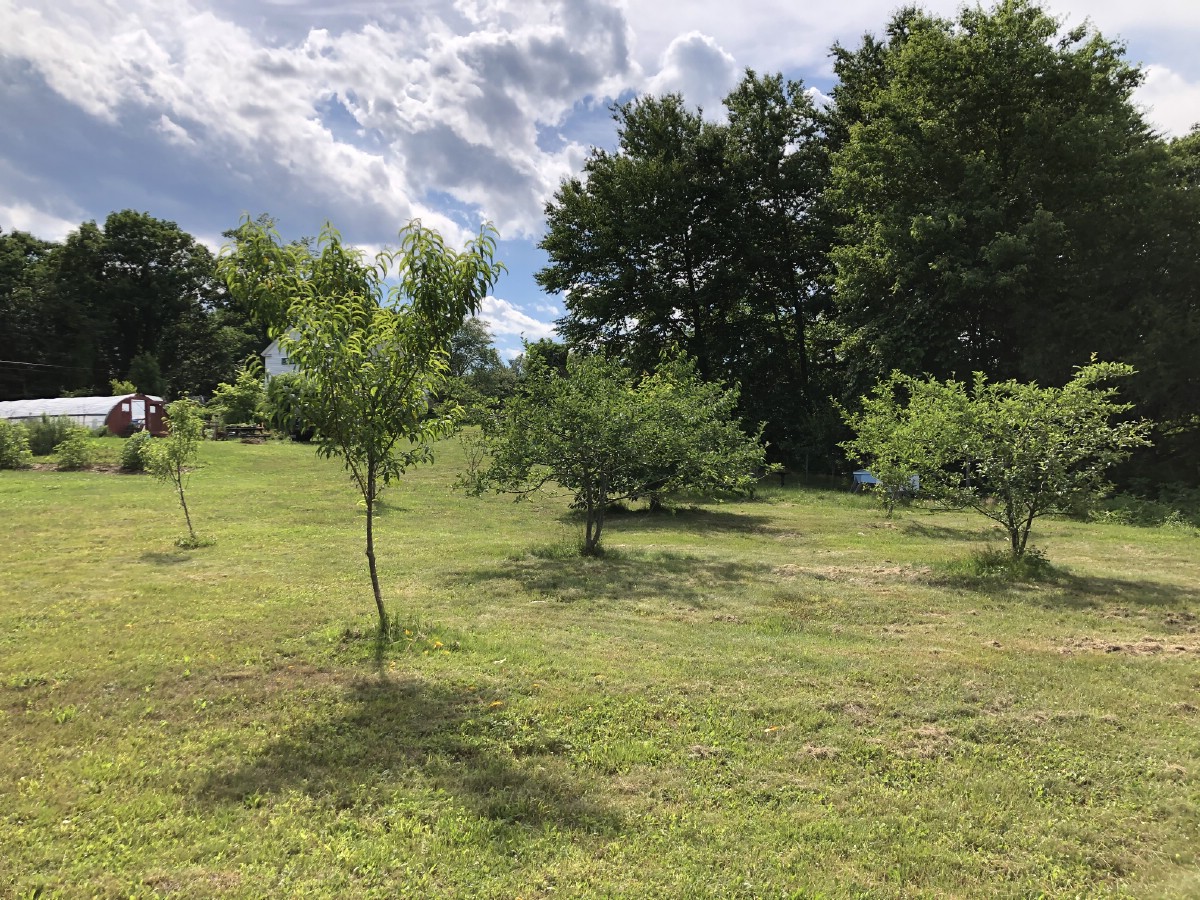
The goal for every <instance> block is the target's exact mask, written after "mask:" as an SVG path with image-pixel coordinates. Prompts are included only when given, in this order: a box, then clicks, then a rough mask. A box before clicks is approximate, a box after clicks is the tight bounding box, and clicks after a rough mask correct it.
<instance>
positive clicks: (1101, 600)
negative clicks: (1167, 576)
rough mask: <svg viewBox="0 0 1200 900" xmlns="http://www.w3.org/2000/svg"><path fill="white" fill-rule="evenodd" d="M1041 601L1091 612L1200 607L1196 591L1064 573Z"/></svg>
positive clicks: (1049, 604)
mask: <svg viewBox="0 0 1200 900" xmlns="http://www.w3.org/2000/svg"><path fill="white" fill-rule="evenodd" d="M1042 599H1043V600H1044V602H1045V604H1046V606H1049V607H1069V608H1071V609H1095V608H1097V607H1103V606H1110V605H1112V604H1117V605H1119V606H1128V607H1143V606H1157V607H1163V608H1178V607H1186V606H1195V605H1197V604H1200V591H1197V590H1196V589H1194V588H1191V589H1189V588H1184V587H1182V586H1180V585H1177V584H1165V583H1163V582H1161V581H1148V580H1142V581H1133V580H1130V579H1127V578H1106V577H1103V576H1097V575H1074V574H1071V573H1064V574H1063V576H1062V577H1060V578H1059V579H1057V580H1056V581H1054V582H1052V584H1051V585H1050V590H1049V591H1048V592H1045V593H1043V594H1042Z"/></svg>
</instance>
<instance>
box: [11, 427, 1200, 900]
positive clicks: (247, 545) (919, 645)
mask: <svg viewBox="0 0 1200 900" xmlns="http://www.w3.org/2000/svg"><path fill="white" fill-rule="evenodd" d="M101 443H111V444H112V445H113V446H118V445H117V444H116V442H101ZM200 462H201V465H200V467H199V468H198V469H197V470H196V471H195V473H194V475H193V478H192V482H191V486H190V492H189V500H190V505H191V507H192V513H193V517H194V520H195V522H196V527H197V530H198V531H199V532H200V534H201V536H202V537H206V538H209V539H212V540H213V541H214V542H215V543H213V545H212V546H208V547H204V548H201V549H198V550H192V551H184V550H180V549H177V548H176V547H175V545H174V540H175V538H177V537H178V536H180V535H181V534H182V533H183V532H184V525H183V518H182V513H181V511H180V510H179V508H178V505H177V504H176V502H175V498H174V496H173V495H172V493H171V492H170V490H169V489H168V488H167V487H165V486H164V485H161V484H158V483H156V482H154V481H153V480H151V479H150V478H148V477H144V476H129V475H117V474H110V473H99V472H82V473H61V472H54V471H26V472H3V473H0V573H2V581H0V894H3V895H8V896H13V897H32V896H41V897H53V896H63V897H92V896H98V897H155V896H178V897H264V896H280V897H284V896H287V897H291V896H307V897H506V898H515V897H523V898H535V897H551V896H559V897H653V896H670V897H800V898H816V897H922V896H924V897H978V896H1002V897H1003V896H1011V897H1034V896H1064V897H1077V896H1086V897H1092V896H1133V897H1179V898H1184V897H1196V896H1200V859H1198V853H1200V591H1198V588H1197V585H1200V537H1198V536H1197V533H1196V532H1195V531H1194V530H1183V529H1167V528H1162V529H1135V528H1129V527H1124V526H1117V525H1101V524H1085V523H1080V522H1075V521H1067V520H1061V521H1059V520H1055V521H1048V522H1046V523H1044V524H1040V525H1039V526H1037V527H1036V530H1035V535H1034V542H1035V543H1036V544H1037V545H1038V546H1039V547H1041V548H1043V549H1044V550H1045V551H1046V553H1047V554H1048V556H1049V558H1050V560H1051V561H1052V562H1053V563H1054V565H1055V566H1056V572H1055V573H1054V575H1053V577H1051V578H1050V579H1049V580H1048V581H1046V582H1043V583H1039V584H1003V583H999V584H998V583H989V582H986V581H971V580H969V579H966V580H964V579H962V578H955V577H951V576H948V575H945V574H943V573H944V572H945V571H946V570H945V569H944V566H945V565H946V564H947V563H948V562H949V561H953V560H956V559H962V558H964V557H967V556H968V555H969V554H971V553H974V552H977V551H979V550H981V549H983V548H986V547H987V546H989V545H990V544H997V545H998V544H999V543H1000V542H1001V538H1002V536H1001V535H999V534H997V533H996V532H995V531H993V530H992V529H991V528H990V527H989V525H988V523H987V522H986V521H985V520H983V519H982V518H978V517H974V516H971V515H969V514H965V513H955V512H929V511H924V510H907V511H903V512H901V513H900V514H899V515H898V516H897V517H896V518H894V519H891V520H888V519H885V518H884V517H883V516H882V515H881V513H880V512H879V511H878V509H877V508H875V507H873V506H871V505H870V504H869V503H868V502H865V501H863V500H861V499H859V498H855V497H851V496H850V495H848V494H844V493H840V492H832V491H817V490H810V489H801V488H785V489H781V488H764V489H763V490H762V491H761V492H760V494H759V497H758V499H756V500H755V501H752V502H745V503H726V504H702V505H696V506H694V507H688V508H684V509H681V510H680V511H678V512H677V513H676V514H674V515H658V516H650V515H646V514H643V513H638V512H634V513H631V514H627V515H617V516H613V517H611V518H610V519H609V522H608V530H607V531H606V535H605V544H606V546H607V548H608V550H609V552H608V554H607V556H605V557H604V558H602V559H584V558H580V557H578V556H574V555H572V554H571V552H570V551H571V547H572V545H573V544H574V543H575V541H576V540H577V537H578V529H579V522H578V520H577V519H575V518H573V517H572V516H571V515H570V514H568V513H567V511H566V503H565V501H563V500H562V499H555V498H546V499H542V500H535V501H534V502H532V503H520V504H514V503H513V502H511V501H510V500H509V499H507V498H504V497H486V498H482V499H473V498H469V497H466V496H464V495H462V494H456V493H454V492H452V491H451V485H452V483H453V481H454V478H455V475H456V474H457V471H458V469H459V467H460V466H461V464H462V456H461V452H460V451H459V449H458V445H457V444H456V443H455V442H454V441H450V442H446V443H445V444H443V445H441V446H440V447H439V452H438V462H437V464H436V465H434V466H432V467H425V468H422V469H419V470H415V471H413V472H411V473H410V474H409V475H408V476H406V477H405V478H404V480H403V481H402V482H401V483H400V484H399V485H397V486H396V487H394V488H393V489H391V490H390V491H389V492H388V493H387V494H386V495H385V504H384V510H383V513H382V516H381V518H380V520H379V522H378V530H377V534H378V536H379V537H378V540H379V557H380V564H381V568H382V579H383V584H384V589H385V594H386V599H387V602H388V603H389V605H390V608H391V610H392V612H393V614H394V615H395V616H396V617H397V618H398V619H399V620H400V621H401V623H402V627H401V629H400V631H399V632H398V635H397V637H398V639H397V640H396V641H395V642H394V643H392V644H391V645H389V646H387V647H385V648H383V649H382V651H380V650H379V648H378V647H377V645H376V644H375V643H374V642H373V641H372V638H371V633H372V629H373V628H374V618H373V616H374V610H373V603H372V600H371V595H370V587H369V582H368V579H367V573H366V568H365V560H364V557H363V555H362V527H363V516H362V510H361V508H360V507H359V506H358V505H357V504H356V498H355V495H354V493H353V491H352V489H351V488H350V486H349V484H348V483H347V481H346V479H345V477H344V475H343V474H342V472H341V470H340V467H339V465H338V464H337V463H336V462H333V461H324V460H319V459H317V458H316V457H315V455H314V454H313V451H312V450H311V449H310V448H307V447H304V446H299V445H290V444H282V443H269V444H265V445H242V444H237V443H225V444H211V443H210V444H205V445H204V447H203V449H202V453H201V460H200Z"/></svg>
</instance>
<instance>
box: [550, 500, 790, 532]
mask: <svg viewBox="0 0 1200 900" xmlns="http://www.w3.org/2000/svg"><path fill="white" fill-rule="evenodd" d="M563 520H564V521H571V522H575V523H579V525H580V529H581V530H582V527H583V516H582V514H580V513H578V512H574V513H568V514H567V515H566V516H563ZM605 521H606V525H605V534H607V535H608V536H609V538H610V539H612V538H617V539H618V540H619V535H620V534H621V533H628V532H638V531H643V530H654V531H702V532H707V533H711V532H714V531H717V532H723V533H754V532H760V531H772V530H774V529H773V528H772V526H773V524H774V520H773V519H772V518H771V517H769V516H760V515H755V514H754V513H747V512H743V511H741V510H738V511H732V510H723V509H702V508H697V507H691V506H681V507H668V508H666V509H662V510H651V509H648V508H638V509H623V508H621V507H617V508H615V509H611V510H609V512H608V514H607V517H606V519H605ZM614 526H615V528H614Z"/></svg>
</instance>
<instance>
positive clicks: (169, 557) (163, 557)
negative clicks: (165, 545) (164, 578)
mask: <svg viewBox="0 0 1200 900" xmlns="http://www.w3.org/2000/svg"><path fill="white" fill-rule="evenodd" d="M192 558H193V557H192V556H191V555H190V554H189V553H188V552H187V551H186V550H172V551H169V552H163V551H161V550H147V551H146V552H145V553H143V554H142V562H146V563H152V564H154V565H156V566H177V565H179V564H180V563H185V562H187V561H188V560H189V559H192Z"/></svg>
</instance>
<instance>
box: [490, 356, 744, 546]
mask: <svg viewBox="0 0 1200 900" xmlns="http://www.w3.org/2000/svg"><path fill="white" fill-rule="evenodd" d="M736 407H737V390H736V389H734V388H728V387H725V386H723V385H720V384H716V383H713V382H706V381H704V380H703V379H701V378H700V377H699V375H698V373H697V372H696V369H695V366H694V365H693V363H692V362H691V361H689V360H687V359H685V358H683V357H675V358H670V359H667V360H664V361H663V363H662V364H661V365H660V366H659V367H658V368H657V369H656V370H655V371H653V372H651V373H650V374H648V375H645V376H644V377H639V376H638V375H637V374H636V373H635V372H634V371H633V370H632V369H630V368H629V367H627V366H625V365H622V364H621V363H619V362H617V361H616V360H614V359H611V358H609V357H606V356H604V355H602V354H591V355H581V354H573V355H571V356H570V357H569V358H568V360H567V363H566V372H565V373H563V372H559V371H558V370H557V369H555V368H552V367H551V366H549V365H547V363H546V361H545V359H544V358H543V357H542V356H541V355H540V354H533V355H531V356H530V357H529V368H528V371H527V372H526V374H525V377H524V379H523V380H522V382H521V384H520V386H519V388H518V390H517V393H516V394H515V396H513V397H512V398H511V399H510V400H509V401H508V402H507V403H506V404H505V405H504V408H503V411H502V413H501V415H500V416H499V417H498V418H497V419H495V420H492V421H490V422H489V423H488V425H487V426H486V428H485V436H486V443H487V448H488V453H489V455H490V461H489V463H488V465H487V468H486V469H483V470H480V471H476V472H475V473H473V476H472V478H470V479H468V481H469V484H470V486H471V487H472V488H473V489H474V490H475V491H483V490H487V489H489V488H494V489H496V490H500V491H506V492H511V493H515V494H517V495H518V496H519V497H524V496H528V495H529V494H532V493H534V492H535V491H538V490H541V489H543V488H545V487H547V486H548V485H557V486H559V487H561V488H563V489H565V490H566V491H567V492H568V493H569V494H570V495H571V497H572V506H574V507H575V508H578V509H582V510H583V511H584V514H585V523H584V541H583V551H584V553H586V554H595V553H597V552H599V549H600V541H601V537H602V536H603V532H604V523H605V513H606V511H607V509H608V506H609V504H610V503H613V502H616V501H619V500H629V499H634V498H638V497H650V496H651V495H653V494H662V493H666V492H670V491H673V490H678V489H685V488H686V489H691V490H695V491H700V492H706V493H723V492H724V493H745V492H746V491H748V490H749V488H750V486H751V485H752V483H753V479H754V477H755V476H756V475H757V474H760V473H761V472H762V471H763V470H764V466H765V448H764V447H763V445H762V443H761V442H760V440H759V435H755V436H753V437H749V436H747V435H746V434H745V433H744V432H743V431H742V430H741V427H740V425H739V423H738V422H737V419H736Z"/></svg>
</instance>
